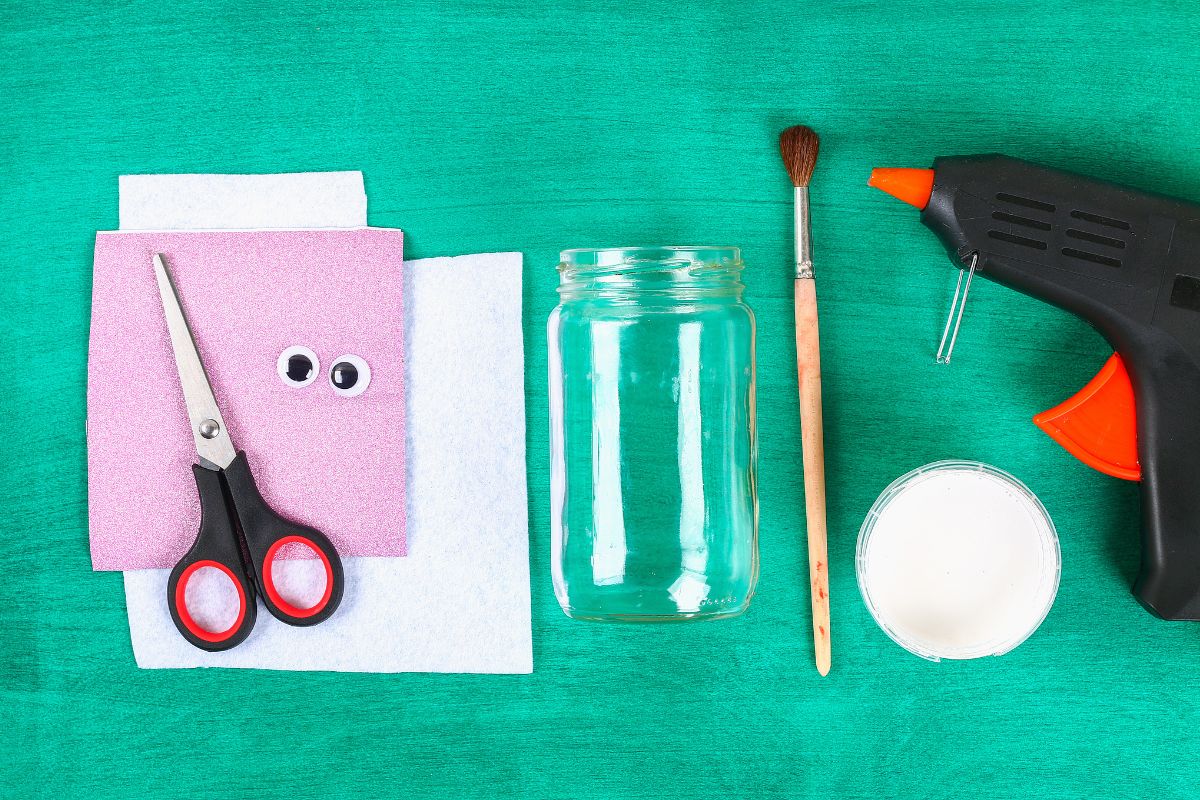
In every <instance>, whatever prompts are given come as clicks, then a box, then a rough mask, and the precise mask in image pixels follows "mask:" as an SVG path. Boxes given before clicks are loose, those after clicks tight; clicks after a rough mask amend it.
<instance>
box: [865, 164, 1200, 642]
mask: <svg viewBox="0 0 1200 800" xmlns="http://www.w3.org/2000/svg"><path fill="white" fill-rule="evenodd" d="M870 184H871V185H872V186H876V187H878V188H880V189H882V190H884V191H886V192H888V193H889V194H891V195H894V196H895V197H898V198H899V199H901V200H904V201H905V202H907V203H909V204H910V205H913V206H915V207H917V208H919V209H921V222H922V223H923V224H924V225H925V226H926V227H927V228H929V229H930V230H931V231H933V232H934V234H935V235H936V236H937V237H938V239H940V240H941V242H942V244H943V245H944V246H945V248H946V251H947V253H948V254H949V255H950V258H951V260H952V261H953V263H954V264H955V266H957V267H958V268H959V269H960V270H961V269H967V268H971V269H973V271H974V272H975V273H977V274H978V275H980V276H982V277H984V278H987V279H989V280H991V281H994V282H996V283H999V284H1001V285H1003V286H1007V287H1009V288H1010V289H1015V290H1016V291H1018V292H1021V293H1023V294H1027V295H1029V296H1031V297H1035V298H1037V299H1039V300H1043V301H1045V302H1048V303H1052V304H1054V305H1056V306H1059V307H1060V308H1063V309H1065V310H1067V311H1070V312H1071V313H1073V314H1075V315H1076V316H1078V317H1080V318H1082V319H1083V320H1085V321H1086V322H1088V323H1089V324H1090V325H1092V327H1094V328H1095V329H1096V330H1097V331H1098V332H1099V333H1100V334H1101V335H1102V336H1104V338H1105V339H1107V340H1108V343H1109V344H1110V345H1112V347H1113V349H1114V350H1116V356H1114V357H1113V358H1112V359H1110V361H1109V364H1107V365H1105V367H1104V369H1102V370H1101V372H1100V374H1099V375H1097V377H1096V378H1095V379H1093V381H1092V382H1090V383H1089V384H1088V386H1087V387H1084V390H1083V391H1081V392H1080V393H1079V395H1077V396H1076V398H1074V399H1073V400H1072V401H1069V402H1068V403H1064V404H1063V405H1062V406H1060V408H1059V409H1055V410H1054V411H1052V412H1046V414H1041V415H1038V417H1035V422H1036V423H1037V424H1038V425H1039V427H1042V428H1043V429H1044V430H1046V431H1047V432H1048V433H1050V434H1051V435H1052V436H1054V437H1055V439H1056V440H1058V441H1060V442H1061V443H1063V445H1064V446H1065V447H1067V449H1068V450H1069V451H1070V452H1071V453H1072V454H1074V455H1076V456H1077V457H1079V458H1081V459H1082V460H1084V461H1085V462H1086V463H1088V464H1090V465H1092V466H1095V467H1096V468H1097V469H1101V470H1103V471H1105V472H1108V473H1109V474H1114V475H1118V476H1120V477H1140V478H1141V484H1142V485H1141V495H1142V525H1141V530H1142V565H1141V570H1140V572H1139V574H1138V578H1137V581H1136V583H1135V585H1134V594H1135V595H1136V596H1137V598H1138V599H1139V600H1140V601H1141V602H1142V604H1143V605H1144V606H1146V607H1147V608H1148V609H1149V610H1151V611H1152V612H1154V613H1155V614H1157V615H1159V616H1161V617H1164V618H1166V619H1178V620H1200V491H1197V480H1198V476H1200V400H1198V398H1200V204H1197V203H1194V202H1189V201H1185V200H1178V199H1175V198H1171V197H1165V196H1163V195H1158V194H1152V193H1150V192H1144V191H1140V190H1137V189H1132V188H1129V187H1124V186H1117V185H1114V184H1111V183H1107V182H1104V181H1100V180H1095V179H1093V178H1087V177H1084V176H1082V175H1076V174H1074V173H1070V172H1065V171H1062V170H1057V169H1051V168H1048V167H1043V166H1040V165H1037V164H1031V163H1029V162H1027V161H1021V160H1018V159H1015V158H1008V157H1005V156H1000V155H980V156H953V157H943V158H938V159H936V160H935V161H934V165H933V169H900V170H896V169H877V170H875V172H873V173H872V175H871V181H870ZM967 277H968V280H969V279H970V278H971V277H973V275H972V274H971V273H970V272H968V276H967ZM963 294H964V295H965V294H966V291H964V292H963ZM958 316H959V317H961V310H960V311H959V312H958ZM956 327H957V319H956ZM953 342H954V337H953V334H951V337H950V347H953ZM949 355H950V352H949V350H947V352H946V353H945V359H946V360H949ZM1050 368H1053V365H1051V367H1050ZM1126 370H1128V371H1126ZM1129 397H1132V402H1131V403H1130V402H1128V401H1127V400H1123V399H1122V398H1129ZM1068 414H1074V415H1075V419H1077V420H1083V421H1085V422H1086V423H1087V424H1075V425H1074V426H1072V425H1071V424H1069V420H1068V422H1066V423H1064V422H1063V420H1064V419H1067V416H1068ZM1131 417H1133V418H1135V419H1131ZM1058 423H1062V424H1058ZM1129 431H1136V454H1137V458H1136V463H1133V464H1129V463H1120V462H1121V459H1120V458H1119V457H1118V456H1119V454H1120V453H1122V452H1124V450H1125V448H1129V447H1130V446H1131V445H1134V443H1133V442H1131V441H1129V439H1130V438H1131V437H1129V435H1128V432H1129ZM1130 449H1132V448H1130Z"/></svg>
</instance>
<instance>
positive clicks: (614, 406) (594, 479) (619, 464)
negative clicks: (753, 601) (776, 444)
mask: <svg viewBox="0 0 1200 800" xmlns="http://www.w3.org/2000/svg"><path fill="white" fill-rule="evenodd" d="M742 267H743V264H742V260H741V256H740V253H739V251H738V249H737V248H714V247H650V248H615V249H601V250H567V251H565V252H563V253H562V258H561V263H560V265H559V275H560V286H559V298H560V302H559V305H558V307H557V308H556V309H555V310H554V311H553V312H552V314H551V315H550V320H549V326H548V338H549V348H550V352H549V363H550V384H549V385H550V418H551V492H552V510H551V514H552V517H551V539H552V543H551V548H552V553H551V570H552V574H553V581H554V589H555V594H556V596H557V597H558V602H559V604H560V605H561V606H562V608H563V610H564V611H565V612H566V613H567V614H568V615H569V616H571V617H575V618H579V619H592V620H625V621H659V620H687V619H706V618H717V617H727V616H732V615H735V614H740V613H741V612H743V611H745V610H746V608H747V606H748V605H749V603H750V598H751V597H752V596H753V594H754V587H755V583H756V581H757V578H758V546H757V525H758V501H757V496H756V494H755V460H756V439H755V408H754V381H755V375H754V316H753V314H752V313H751V311H750V308H749V307H748V306H747V305H746V304H745V303H744V302H743V300H742V291H743V286H742V283H741V280H740V275H741V271H742Z"/></svg>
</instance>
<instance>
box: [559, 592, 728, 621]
mask: <svg viewBox="0 0 1200 800" xmlns="http://www.w3.org/2000/svg"><path fill="white" fill-rule="evenodd" d="M749 607H750V598H746V600H745V601H743V602H742V603H740V604H738V605H736V606H726V607H724V608H714V609H712V610H705V611H695V612H690V613H685V612H673V613H670V614H623V613H614V612H609V611H597V610H588V609H581V608H569V607H567V606H562V610H563V613H564V614H566V615H567V616H568V617H570V618H571V619H578V620H585V621H587V622H626V623H629V622H632V623H638V622H704V621H706V620H713V619H728V618H730V617H737V616H741V615H742V614H744V613H746V610H747V609H748V608H749Z"/></svg>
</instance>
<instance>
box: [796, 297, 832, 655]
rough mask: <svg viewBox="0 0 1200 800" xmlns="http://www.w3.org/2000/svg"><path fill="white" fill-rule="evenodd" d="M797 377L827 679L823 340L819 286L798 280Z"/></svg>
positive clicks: (816, 616) (818, 633) (815, 601)
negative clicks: (822, 419) (822, 387)
mask: <svg viewBox="0 0 1200 800" xmlns="http://www.w3.org/2000/svg"><path fill="white" fill-rule="evenodd" d="M796 372H797V375H798V378H799V382H800V436H801V439H800V441H801V444H802V448H803V452H804V505H805V509H806V511H807V515H808V577H809V583H810V588H811V590H812V615H813V644H814V647H815V649H816V656H817V671H818V672H820V673H821V674H822V675H827V674H828V673H829V664H830V646H829V546H828V542H827V540H826V533H825V439H824V436H823V435H822V433H821V430H822V421H821V340H820V336H819V335H818V333H817V284H816V281H814V280H812V279H811V278H809V279H805V278H800V279H797V280H796Z"/></svg>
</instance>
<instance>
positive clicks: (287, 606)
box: [262, 536, 333, 619]
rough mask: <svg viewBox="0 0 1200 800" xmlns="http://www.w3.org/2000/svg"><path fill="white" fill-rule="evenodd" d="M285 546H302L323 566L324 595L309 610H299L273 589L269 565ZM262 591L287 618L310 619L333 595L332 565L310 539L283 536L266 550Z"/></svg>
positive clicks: (273, 584) (273, 579)
mask: <svg viewBox="0 0 1200 800" xmlns="http://www.w3.org/2000/svg"><path fill="white" fill-rule="evenodd" d="M285 544H302V545H305V546H306V547H308V548H309V549H310V550H312V551H313V552H314V553H316V554H317V555H318V556H319V557H320V558H321V563H322V564H323V565H324V566H325V593H324V594H323V595H321V599H320V600H318V601H317V602H316V604H315V605H313V606H312V607H311V608H300V607H298V606H294V605H292V604H291V603H289V602H288V601H287V600H284V599H283V596H282V595H281V594H279V590H277V589H276V588H275V578H274V577H273V576H272V575H271V565H272V564H274V562H275V557H276V556H277V555H278V554H279V549H280V548H281V547H283V546H284V545H285ZM262 573H263V574H262V578H263V589H265V590H266V593H267V597H269V598H270V599H271V602H272V603H274V604H275V605H276V606H277V607H278V608H279V609H280V610H281V611H283V612H284V613H285V614H288V615H289V616H293V617H297V618H299V619H304V618H305V617H311V616H313V615H314V614H318V613H320V611H321V609H323V608H324V607H325V605H326V604H327V603H328V602H329V598H330V597H331V596H332V595H333V565H332V564H330V563H329V557H328V556H326V555H325V553H324V552H323V551H322V550H321V548H319V547H317V543H316V542H314V541H313V540H312V539H308V538H305V537H303V536H284V537H283V538H281V539H276V540H275V542H274V544H272V545H271V547H270V549H268V550H267V555H266V557H265V558H264V559H263V568H262Z"/></svg>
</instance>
